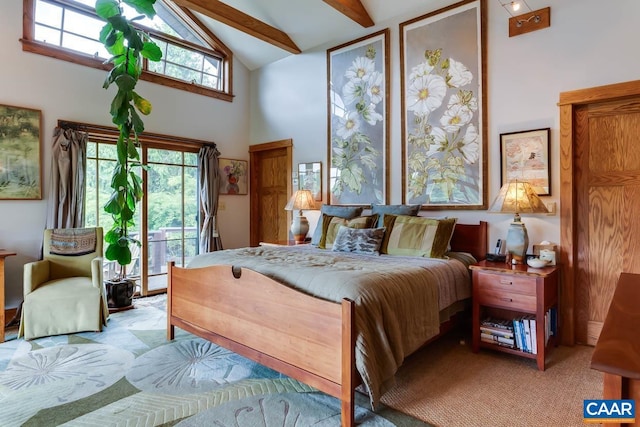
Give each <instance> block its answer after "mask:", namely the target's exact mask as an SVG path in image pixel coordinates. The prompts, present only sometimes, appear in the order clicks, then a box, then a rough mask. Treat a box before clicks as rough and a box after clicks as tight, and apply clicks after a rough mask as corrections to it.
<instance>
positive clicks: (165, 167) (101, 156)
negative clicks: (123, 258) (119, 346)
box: [85, 140, 199, 295]
mask: <svg viewBox="0 0 640 427" xmlns="http://www.w3.org/2000/svg"><path fill="white" fill-rule="evenodd" d="M141 153H142V159H143V163H144V164H146V165H147V166H148V167H147V168H146V169H145V170H143V171H142V178H143V182H144V189H145V197H144V199H143V201H142V203H140V205H139V209H138V211H137V215H138V218H137V219H136V227H135V237H137V238H138V239H139V240H140V241H141V243H142V246H141V247H137V246H136V247H132V248H131V252H132V261H131V264H129V265H128V266H127V275H128V276H129V277H131V278H134V279H137V280H138V284H139V285H140V292H141V294H142V295H150V294H155V293H160V292H164V291H165V290H166V287H167V262H168V261H174V262H175V263H176V265H178V266H184V265H186V264H187V263H188V262H189V260H190V259H191V258H192V257H193V256H194V255H196V253H197V251H198V236H199V232H198V214H199V203H198V190H197V186H198V179H197V177H198V172H197V171H198V166H197V157H198V155H197V153H196V152H194V151H193V149H191V150H189V151H184V150H181V149H180V147H172V148H171V149H165V148H156V147H142V148H141ZM115 155H116V153H115V145H114V144H113V143H112V142H110V141H104V142H103V141H98V142H96V141H91V140H90V141H89V142H88V144H87V187H86V197H85V212H86V216H85V225H86V226H87V227H91V226H100V227H103V228H104V229H105V231H106V230H108V229H109V228H110V227H111V224H113V220H112V219H111V216H110V215H109V214H107V213H106V212H104V209H103V206H104V204H105V202H106V201H107V200H108V198H109V196H110V194H111V188H110V187H109V183H110V180H111V174H112V171H113V165H114V159H115ZM118 272H119V266H118V265H117V264H116V263H115V262H113V261H108V260H105V271H104V273H105V279H108V278H111V277H113V276H114V275H115V274H117V273H118Z"/></svg>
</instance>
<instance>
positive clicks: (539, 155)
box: [500, 128, 551, 196]
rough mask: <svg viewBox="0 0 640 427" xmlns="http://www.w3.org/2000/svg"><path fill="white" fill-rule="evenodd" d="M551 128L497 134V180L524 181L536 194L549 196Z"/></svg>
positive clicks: (502, 181)
mask: <svg viewBox="0 0 640 427" xmlns="http://www.w3.org/2000/svg"><path fill="white" fill-rule="evenodd" d="M550 134H551V129H550V128H544V129H534V130H527V131H522V132H511V133H501V134H500V182H501V185H504V184H506V183H507V182H510V181H514V180H516V179H517V180H518V181H527V182H528V183H529V184H531V186H532V187H533V188H534V190H536V193H538V196H550V195H551V169H550V168H549V144H550V138H549V136H550Z"/></svg>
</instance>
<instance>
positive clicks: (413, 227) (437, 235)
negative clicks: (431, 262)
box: [380, 214, 457, 258]
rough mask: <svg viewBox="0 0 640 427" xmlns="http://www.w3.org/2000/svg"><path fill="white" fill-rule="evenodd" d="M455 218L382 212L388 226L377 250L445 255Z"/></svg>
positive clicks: (407, 253)
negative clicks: (384, 213)
mask: <svg viewBox="0 0 640 427" xmlns="http://www.w3.org/2000/svg"><path fill="white" fill-rule="evenodd" d="M456 221H457V218H446V219H437V218H428V217H421V216H407V215H390V214H386V215H385V216H384V226H385V228H386V229H387V232H386V233H385V236H384V240H383V242H382V247H381V249H380V253H383V254H389V255H406V256H422V257H429V258H444V256H445V254H446V253H447V249H448V246H449V242H450V241H451V236H452V235H453V229H454V228H455V226H456Z"/></svg>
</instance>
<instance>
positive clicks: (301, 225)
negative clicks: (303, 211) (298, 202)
mask: <svg viewBox="0 0 640 427" xmlns="http://www.w3.org/2000/svg"><path fill="white" fill-rule="evenodd" d="M308 232H309V221H308V220H307V218H306V217H304V216H302V215H300V216H294V217H293V221H292V222H291V234H292V235H293V240H294V241H295V242H296V245H299V244H301V243H304V239H305V238H306V237H307V233H308Z"/></svg>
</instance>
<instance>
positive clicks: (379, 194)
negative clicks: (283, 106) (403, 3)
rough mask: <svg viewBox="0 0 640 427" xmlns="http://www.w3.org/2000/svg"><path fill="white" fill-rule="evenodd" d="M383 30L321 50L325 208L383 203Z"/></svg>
mask: <svg viewBox="0 0 640 427" xmlns="http://www.w3.org/2000/svg"><path fill="white" fill-rule="evenodd" d="M388 40H389V30H388V29H385V30H382V31H379V32H377V33H375V34H372V35H370V36H366V37H363V38H360V39H358V40H354V41H352V42H349V43H346V44H343V45H340V46H337V47H334V48H332V49H329V50H327V63H328V76H327V79H328V85H327V90H328V94H327V95H328V100H329V102H328V120H329V141H328V152H329V174H328V176H329V203H330V204H332V205H369V204H371V203H382V204H384V203H387V201H388V200H387V197H388V196H387V195H388V190H387V189H388V182H389V177H388V167H387V157H388V138H389V136H388V135H389V124H388V105H387V103H388V94H389V89H388V87H389V70H388V69H389V60H388V55H389V41H388Z"/></svg>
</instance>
